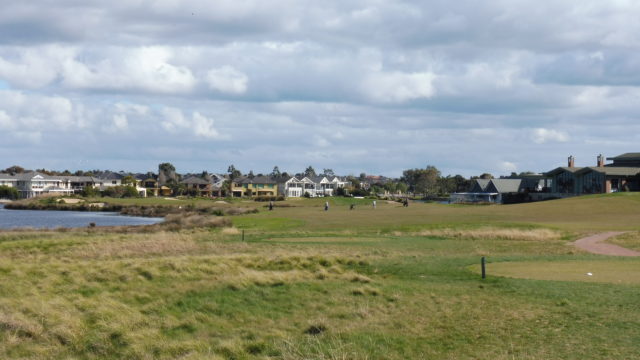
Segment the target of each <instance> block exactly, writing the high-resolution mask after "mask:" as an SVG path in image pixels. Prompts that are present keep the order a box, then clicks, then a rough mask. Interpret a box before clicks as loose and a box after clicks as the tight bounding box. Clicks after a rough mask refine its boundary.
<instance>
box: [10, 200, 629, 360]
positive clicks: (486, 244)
mask: <svg viewBox="0 0 640 360" xmlns="http://www.w3.org/2000/svg"><path fill="white" fill-rule="evenodd" d="M128 201H129V202H130V203H134V202H135V201H132V200H128ZM138 201H139V200H138ZM143 201H146V202H153V205H164V204H165V203H172V202H176V201H178V202H179V201H184V203H175V204H176V205H177V204H182V205H186V204H188V203H189V201H190V200H161V199H152V200H143ZM158 201H159V202H161V203H157V202H158ZM325 201H326V199H300V200H290V201H286V202H282V203H281V202H278V204H277V205H278V207H276V208H275V210H274V211H267V210H266V209H265V208H264V205H265V204H264V203H253V202H241V203H239V204H241V205H240V206H242V207H256V208H259V209H260V212H259V213H257V214H251V215H243V216H233V217H230V220H231V222H232V223H233V226H232V227H226V228H196V229H188V230H181V231H172V232H167V231H159V232H154V233H139V234H136V233H134V234H118V233H110V232H108V231H101V230H100V229H98V230H92V231H89V230H87V231H86V232H73V233H68V232H0V358H24V359H51V358H53V359H69V358H74V359H75V358H77V359H120V358H126V359H430V358H434V359H489V358H491V359H585V358H597V359H631V358H636V357H637V354H639V353H640V326H638V324H639V323H640V309H639V308H638V297H637V294H638V291H640V284H638V282H637V281H634V280H629V281H620V280H621V279H622V280H624V279H632V278H638V276H637V275H638V269H639V268H640V259H616V258H611V257H604V256H597V255H590V254H586V253H584V252H582V251H580V250H578V249H576V248H574V247H573V246H571V244H570V242H571V241H572V240H574V239H575V238H577V237H578V236H581V235H583V234H588V233H593V232H598V231H604V230H628V231H631V233H630V234H635V236H632V235H629V236H628V237H626V238H625V237H623V238H618V239H614V240H611V241H622V242H624V244H625V245H629V246H634V244H637V239H638V235H637V234H638V231H640V196H639V195H638V194H615V195H608V196H589V197H582V198H575V199H568V200H560V201H549V202H542V203H532V204H521V205H508V206H456V205H440V204H423V203H412V204H411V205H410V206H409V207H408V208H403V207H402V206H401V205H400V204H397V203H387V202H385V201H380V200H379V201H378V206H377V208H376V209H373V207H372V206H371V201H370V200H360V199H338V198H334V199H329V202H330V210H329V211H327V212H325V211H324V210H323V204H324V202H325ZM209 203H212V202H211V201H209V202H207V200H198V202H197V205H196V206H209ZM352 203H354V204H355V205H356V207H355V209H354V210H349V206H350V205H351V204H352ZM137 204H139V203H137ZM182 205H177V206H182ZM236 205H238V204H236ZM243 232H244V239H245V241H242V233H243ZM482 256H486V257H487V258H488V259H489V266H488V269H489V277H488V278H487V279H485V280H482V279H480V276H479V275H478V272H477V271H478V263H479V261H480V257H482ZM586 272H592V273H593V276H592V277H589V278H587V277H586V275H585V274H586Z"/></svg>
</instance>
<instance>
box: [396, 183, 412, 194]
mask: <svg viewBox="0 0 640 360" xmlns="http://www.w3.org/2000/svg"><path fill="white" fill-rule="evenodd" d="M408 189H409V187H408V186H407V184H405V183H403V182H398V183H396V191H399V192H400V193H403V194H404V193H406V192H407V190H408Z"/></svg>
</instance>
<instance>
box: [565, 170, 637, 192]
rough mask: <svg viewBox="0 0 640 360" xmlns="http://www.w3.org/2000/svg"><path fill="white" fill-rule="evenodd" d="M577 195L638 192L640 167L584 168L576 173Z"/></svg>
mask: <svg viewBox="0 0 640 360" xmlns="http://www.w3.org/2000/svg"><path fill="white" fill-rule="evenodd" d="M576 175H578V176H579V181H578V186H577V189H576V191H577V193H578V194H600V193H611V192H618V191H640V181H639V180H640V167H614V166H608V167H605V166H601V167H600V166H598V167H591V166H589V167H585V168H582V169H581V170H580V171H578V172H577V174H576Z"/></svg>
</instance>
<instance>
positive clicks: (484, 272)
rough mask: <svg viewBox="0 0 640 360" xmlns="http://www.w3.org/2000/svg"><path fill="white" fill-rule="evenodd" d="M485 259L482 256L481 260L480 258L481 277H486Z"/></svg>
mask: <svg viewBox="0 0 640 360" xmlns="http://www.w3.org/2000/svg"><path fill="white" fill-rule="evenodd" d="M486 262H487V261H486V260H485V258H484V256H483V257H482V260H480V264H481V265H482V278H483V279H486V278H487V271H486V266H485V265H486Z"/></svg>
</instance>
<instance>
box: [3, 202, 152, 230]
mask: <svg viewBox="0 0 640 360" xmlns="http://www.w3.org/2000/svg"><path fill="white" fill-rule="evenodd" d="M162 220H163V219H162V218H145V217H137V216H124V215H119V214H118V213H113V212H87V211H49V210H7V209H5V208H4V205H3V204H0V229H14V228H21V227H31V228H39V229H53V228H57V227H68V228H77V227H87V226H89V224H90V223H95V224H96V226H120V225H152V224H157V223H159V222H161V221H162Z"/></svg>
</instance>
